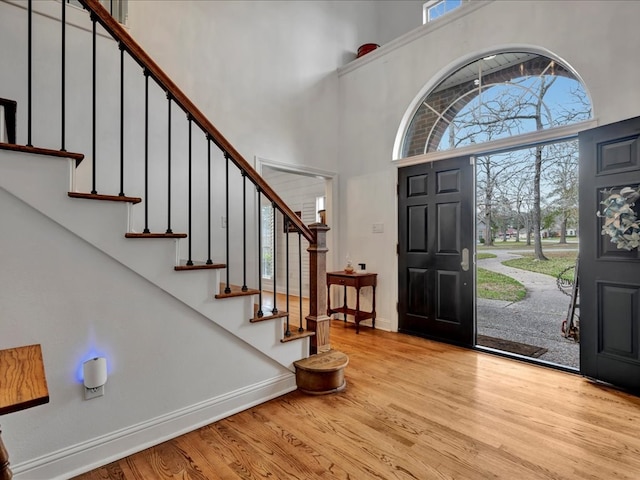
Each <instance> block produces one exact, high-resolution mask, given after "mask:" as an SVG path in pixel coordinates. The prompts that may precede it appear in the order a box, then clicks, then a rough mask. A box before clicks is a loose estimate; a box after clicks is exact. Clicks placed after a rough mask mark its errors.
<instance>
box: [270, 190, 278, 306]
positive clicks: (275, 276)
mask: <svg viewBox="0 0 640 480" xmlns="http://www.w3.org/2000/svg"><path fill="white" fill-rule="evenodd" d="M271 208H272V209H273V217H271V218H273V236H272V237H271V238H273V310H271V313H272V314H273V315H275V314H277V313H278V288H277V286H278V229H277V227H276V225H277V224H278V222H277V219H278V217H277V216H276V212H277V209H276V204H275V202H272V203H271Z"/></svg>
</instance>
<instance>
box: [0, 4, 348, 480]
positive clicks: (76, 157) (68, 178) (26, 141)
mask: <svg viewBox="0 0 640 480" xmlns="http://www.w3.org/2000/svg"><path fill="white" fill-rule="evenodd" d="M80 3H81V4H82V5H83V6H84V7H85V8H86V10H88V11H89V14H88V15H87V14H86V13H85V14H84V15H83V16H82V18H80V19H78V18H75V19H74V20H73V22H68V21H66V20H65V18H66V15H67V13H65V12H66V9H68V8H69V7H66V2H61V3H58V2H55V1H51V2H38V4H39V5H38V8H41V9H43V8H45V9H46V8H49V9H51V8H54V7H55V8H57V9H60V8H61V13H59V14H58V13H56V12H52V11H50V12H45V14H42V15H40V16H38V15H35V14H34V13H33V12H32V9H31V2H13V1H11V0H9V1H7V2H5V1H4V0H2V2H0V12H1V13H0V16H1V17H4V18H3V22H5V23H4V27H5V31H4V32H2V34H3V35H4V37H2V36H0V38H5V43H4V45H7V44H9V43H10V44H11V48H6V47H0V64H1V65H12V68H3V69H1V70H0V97H5V98H6V99H5V98H0V105H2V106H4V107H5V108H4V116H3V122H0V126H2V125H3V124H6V127H7V128H6V131H7V134H4V135H0V198H2V199H4V201H5V202H6V204H7V205H11V206H16V205H18V204H19V205H21V206H20V207H19V208H18V207H16V208H18V209H17V210H15V212H18V213H13V212H12V215H11V218H12V219H13V220H12V221H13V224H12V225H16V224H19V223H20V220H19V218H20V215H23V214H24V212H25V210H24V208H27V207H24V206H28V208H29V209H30V210H29V211H31V210H33V211H36V212H39V213H38V214H41V215H42V218H45V219H46V222H54V223H55V224H56V225H57V226H60V227H62V228H63V231H64V232H66V235H71V236H72V237H73V239H74V240H75V239H81V240H82V241H84V242H86V243H87V244H89V245H91V246H92V247H93V248H95V249H97V251H99V252H100V254H101V255H102V254H104V255H107V256H108V257H109V258H110V259H112V260H113V261H114V262H115V263H117V264H118V265H119V266H124V267H125V268H126V269H127V270H128V271H130V272H134V273H135V275H137V276H139V278H140V279H143V280H144V282H145V284H146V282H149V283H150V284H152V285H153V286H154V287H155V288H158V289H160V290H161V291H162V292H164V294H165V295H166V296H167V297H168V298H170V299H172V300H176V301H178V302H179V303H180V304H181V305H182V306H183V307H186V308H187V309H188V310H189V311H191V312H195V316H196V317H197V316H198V315H200V316H202V317H204V318H206V319H208V320H209V321H210V322H212V323H213V324H215V325H216V326H217V327H219V328H221V329H223V330H225V331H226V332H228V333H229V334H230V336H231V337H232V338H234V339H235V340H237V342H240V343H241V344H242V345H243V348H247V347H246V346H249V347H248V348H250V349H251V350H252V353H251V354H250V356H251V357H252V361H253V362H256V361H259V360H256V358H258V357H260V355H264V356H265V357H266V358H268V359H270V360H271V361H272V362H275V363H276V364H277V365H280V366H281V367H280V368H283V369H284V371H286V372H287V373H286V375H284V376H283V375H280V376H278V374H276V376H275V377H273V378H274V380H269V382H273V383H272V384H271V383H267V382H265V381H262V382H260V381H259V382H258V383H257V384H256V385H248V386H245V387H242V388H240V389H239V390H238V392H239V393H237V392H236V393H233V394H234V395H237V396H238V398H241V400H238V402H236V403H237V404H238V405H236V404H230V403H229V402H228V399H227V396H228V395H230V394H226V393H225V394H222V395H219V397H216V398H215V399H213V400H207V401H205V402H203V406H187V407H185V408H184V409H183V410H184V412H181V413H180V415H183V416H184V417H189V419H188V422H186V421H185V422H184V423H183V424H181V425H180V426H172V427H171V428H169V427H165V424H167V425H173V424H172V422H174V423H175V419H174V418H173V415H175V413H171V415H170V418H164V417H163V416H162V415H163V412H162V409H161V408H159V407H160V405H157V407H158V410H159V413H157V412H153V413H152V415H158V417H155V418H154V417H153V416H152V417H151V419H150V420H148V421H146V420H142V421H141V420H137V421H141V422H142V423H141V424H140V425H133V426H131V427H127V428H124V429H122V430H121V432H122V433H121V435H122V438H123V439H124V440H118V441H120V444H121V445H123V446H118V447H117V448H115V447H109V446H108V444H109V442H111V443H117V442H116V440H114V438H115V437H118V435H120V434H118V433H117V432H116V433H112V432H111V429H110V428H109V426H108V425H106V426H105V427H103V433H95V434H96V435H100V434H102V435H105V438H107V440H104V442H103V443H104V445H107V446H106V447H105V446H100V448H95V447H96V445H103V444H102V443H100V442H98V443H95V442H96V441H95V440H93V439H92V437H91V435H88V436H87V438H89V439H91V440H87V441H86V444H82V443H81V444H79V445H76V446H67V444H66V443H64V442H63V443H62V445H64V446H65V448H66V450H65V448H62V447H58V448H62V450H60V451H59V452H56V453H54V454H50V453H47V454H46V455H44V454H43V455H42V457H41V458H36V459H35V460H33V459H32V458H31V457H29V460H30V461H29V462H27V464H25V465H20V464H19V465H18V468H17V469H16V471H17V473H21V472H28V475H32V474H33V475H36V473H35V472H38V471H39V469H43V471H45V472H47V473H46V475H49V472H50V471H53V470H55V469H53V470H51V469H50V468H49V467H47V465H51V464H54V463H56V462H58V464H60V465H61V466H60V469H59V470H60V471H65V472H68V471H69V470H68V464H73V463H74V462H73V461H70V460H68V457H71V458H73V457H74V456H80V457H81V458H80V459H79V460H78V461H77V462H79V463H80V464H81V465H83V466H88V465H90V463H91V462H95V464H94V466H96V464H101V463H100V462H104V460H105V459H106V458H109V456H110V455H113V456H116V457H117V456H122V454H123V453H126V452H127V449H131V450H130V451H135V450H136V448H139V445H143V444H145V442H146V444H149V443H152V442H154V441H156V439H157V440H160V439H161V438H162V436H163V435H165V436H175V434H176V432H177V431H180V429H183V430H184V429H187V428H194V426H196V425H200V424H205V423H210V421H211V419H212V418H214V417H215V415H227V414H229V410H228V409H231V410H233V409H238V408H247V407H248V406H250V405H251V404H252V403H255V402H259V401H260V399H259V398H262V401H265V400H267V399H268V398H273V396H277V395H279V394H282V393H285V392H286V391H290V390H291V389H292V387H291V385H294V387H293V388H295V380H296V373H294V372H300V371H304V372H305V373H304V379H303V380H302V381H303V382H305V388H303V390H304V391H309V392H310V393H327V392H330V391H338V390H340V389H341V388H343V387H344V376H343V369H344V367H345V366H346V364H347V362H348V359H347V358H346V356H344V354H341V355H339V359H338V361H333V362H332V366H331V369H330V370H331V372H332V373H327V372H328V370H327V362H326V361H323V360H322V358H324V357H326V356H327V355H328V354H329V353H330V352H331V346H330V342H329V321H330V318H329V317H327V315H326V303H327V302H326V295H327V287H326V278H325V277H326V266H325V256H326V252H327V248H326V232H327V230H328V227H327V226H326V225H323V224H312V225H305V224H304V223H302V221H301V220H300V218H299V217H298V216H297V215H296V214H295V213H294V212H293V211H292V210H291V208H290V207H289V206H287V205H286V204H285V203H284V202H283V201H282V199H281V198H280V197H279V196H278V194H277V193H276V192H275V191H273V189H272V188H271V187H270V186H269V185H268V184H267V183H266V182H265V181H264V179H262V178H261V177H260V176H259V175H258V173H257V172H256V171H255V170H254V169H253V168H252V166H251V165H250V164H249V163H248V162H247V161H246V160H245V159H244V158H243V157H242V155H241V154H240V153H239V152H238V151H237V150H236V149H235V148H234V147H233V146H232V145H231V144H230V143H229V142H228V141H227V140H226V139H225V138H224V136H222V134H221V133H220V132H219V131H218V130H217V129H216V128H215V127H214V125H213V124H212V123H211V122H210V121H209V120H208V119H207V117H206V116H205V115H204V114H203V113H202V112H201V111H200V110H199V109H198V108H197V107H196V106H195V105H194V104H193V103H192V102H191V101H190V100H189V98H188V97H187V96H186V95H185V94H184V93H183V92H182V91H181V90H180V89H179V88H178V87H177V86H176V85H175V84H174V83H173V82H172V81H171V79H170V78H169V77H168V76H167V75H166V74H165V73H164V72H163V71H162V69H160V67H159V66H158V65H156V64H155V62H154V61H153V60H152V59H151V58H150V57H149V56H148V55H147V54H146V53H145V52H144V51H143V50H142V49H141V48H140V46H139V45H137V43H136V42H135V41H134V40H133V38H131V36H130V35H129V34H128V32H127V31H126V30H125V29H124V28H123V27H122V26H121V25H120V24H118V23H117V22H116V21H115V20H114V19H113V18H112V17H111V16H110V15H109V13H108V12H107V11H106V10H105V9H104V8H103V7H102V6H101V5H100V3H99V2H98V1H96V0H80ZM7 5H10V6H7ZM81 14H82V12H80V11H75V13H74V15H75V16H76V17H78V15H81ZM58 15H59V18H60V19H61V20H62V21H60V22H59V28H60V37H59V38H60V43H59V44H57V41H52V40H50V41H43V37H42V36H39V35H40V34H39V33H37V32H40V31H42V30H39V29H43V30H44V31H47V32H48V33H47V34H48V35H49V36H51V32H50V29H51V24H52V23H56V22H55V21H53V20H54V19H55V18H56V17H57V16H58ZM89 17H90V18H89ZM74 22H75V23H74ZM26 24H28V28H26V29H25V28H23V26H24V25H26ZM13 25H16V27H15V30H13V29H12V28H7V26H13ZM25 30H26V31H27V33H26V36H27V37H28V40H27V39H25V38H22V37H21V36H22V35H24V34H25ZM12 32H13V33H12ZM7 35H9V36H8V37H7ZM11 35H15V38H14V37H12V36H11ZM18 36H20V38H18ZM67 37H68V38H69V40H66V39H67ZM7 38H9V39H10V42H6V39H7ZM34 38H35V40H36V41H33V39H34ZM45 38H48V37H45ZM0 43H1V42H0ZM27 45H28V48H29V50H28V53H29V54H28V56H25V55H24V53H25V51H26V50H27ZM23 46H24V47H25V48H22V47H23ZM88 52H90V54H88ZM25 57H26V58H25ZM55 59H59V62H57V60H55ZM25 74H26V79H25V78H24V76H25ZM57 75H60V79H59V80H53V77H54V76H57ZM106 78H108V79H109V82H106V81H105V80H104V79H106ZM7 99H8V100H7ZM16 199H17V201H16ZM263 207H265V208H270V209H272V211H273V214H274V217H275V219H276V220H275V221H274V222H273V229H274V232H273V234H274V235H275V234H276V233H277V232H276V228H280V229H281V228H282V226H283V225H284V227H285V230H286V231H293V233H289V234H287V238H291V240H292V241H291V248H292V249H293V251H294V252H296V253H297V254H298V261H297V264H296V262H292V264H291V265H290V264H289V263H290V259H291V257H292V255H290V254H289V253H290V252H289V248H290V247H289V241H287V247H286V251H282V252H280V251H274V252H273V256H274V258H273V262H274V269H285V273H284V274H283V275H282V278H286V279H289V278H290V277H292V275H290V274H289V272H295V271H297V270H299V269H300V265H301V262H302V256H303V255H309V271H310V278H309V284H310V291H309V292H308V297H309V302H308V304H309V307H308V310H305V311H304V312H303V311H302V307H300V311H296V312H294V313H295V317H296V318H297V319H298V320H297V321H296V324H293V323H292V322H291V321H290V317H291V314H290V313H291V312H287V311H285V310H286V306H287V305H289V300H288V299H289V296H290V290H295V291H297V292H302V281H301V278H300V284H299V285H298V286H296V285H290V284H289V280H286V282H285V285H276V284H275V281H274V285H273V291H271V292H266V291H265V290H264V289H263V288H262V275H261V274H260V271H261V265H262V262H263V256H262V245H261V239H262V235H261V233H262V229H263V228H265V227H264V225H263V222H262V218H261V215H262V211H263ZM7 208H9V207H7ZM11 208H13V207H11ZM20 212H23V213H20ZM29 217H30V218H32V217H34V216H33V215H31V214H29ZM38 218H40V217H38ZM46 222H44V223H45V224H46ZM30 228H31V230H30V231H32V232H33V227H30ZM43 234H44V235H45V236H46V231H44V232H43ZM58 236H59V235H58ZM75 270H78V271H81V269H79V268H77V267H76V268H75V269H74V271H75ZM35 273H36V272H34V274H35ZM293 276H295V275H293ZM275 277H277V275H275ZM299 277H301V275H300V276H299ZM5 281H6V280H5ZM78 281H79V282H91V281H92V272H90V271H88V272H87V274H86V277H84V276H83V277H79V278H78ZM116 281H117V280H116ZM296 287H297V288H296ZM143 290H144V289H143ZM274 293H275V294H274ZM303 294H305V296H306V292H303ZM283 295H284V298H286V300H285V301H282V300H277V299H279V298H281V297H282V296H283ZM265 297H269V298H270V299H271V302H267V301H266V300H265ZM107 301H112V302H117V299H107ZM300 304H302V302H300ZM135 320H136V319H135V318H132V319H130V321H131V322H134V323H135ZM5 321H6V320H5ZM12 321H13V320H12ZM16 321H18V320H16ZM80 321H81V320H80ZM176 321H179V320H178V319H176ZM198 328H200V327H198ZM194 331H201V330H198V329H194ZM210 334H211V332H207V335H210ZM70 344H72V345H73V342H70ZM180 347H181V348H187V349H188V348H189V346H188V345H186V346H184V345H181V346H180ZM43 348H44V357H45V358H44V359H45V368H46V365H47V354H48V351H47V350H48V349H47V344H46V342H45V344H44V345H43ZM199 348H202V346H201V345H199ZM61 353H62V352H56V354H57V355H58V356H60V355H61ZM49 354H50V353H49ZM315 354H323V356H321V357H319V359H318V361H317V362H315V363H318V365H319V375H320V377H322V378H325V377H327V376H329V378H328V383H327V382H326V381H323V382H321V384H322V387H321V388H316V387H315V385H316V383H315V380H314V379H313V375H314V373H313V370H314V367H313V363H314V362H311V363H309V364H306V363H303V364H299V363H298V364H297V363H296V362H299V361H301V360H307V359H308V358H312V359H313V356H314V355H315ZM310 355H311V357H310ZM56 360H57V363H56V362H53V363H54V366H55V367H58V368H62V369H64V368H67V366H66V364H65V362H68V360H63V359H56ZM228 361H229V363H230V366H231V365H233V364H234V363H237V362H239V363H242V362H243V359H242V358H229V359H228ZM216 367H218V366H216ZM300 367H302V369H303V370H301V368H300ZM262 370H265V371H266V370H269V369H262ZM54 373H56V372H55V368H54ZM264 375H266V376H268V375H272V373H270V370H269V372H267V373H266V374H264ZM54 376H55V375H54ZM58 377H59V375H58ZM281 377H282V378H281ZM285 377H286V378H285ZM308 382H311V383H310V384H308ZM334 383H335V385H333V384H334ZM63 384H65V382H62V381H60V379H59V378H58V379H54V381H52V382H51V385H50V388H51V390H52V394H51V398H52V402H51V403H52V406H56V405H59V404H57V402H58V401H59V400H57V399H59V398H60V397H61V392H56V387H57V386H58V385H63ZM309 385H310V386H309ZM327 385H328V386H327ZM205 390H206V389H205ZM253 392H262V393H261V395H262V397H259V396H258V395H257V394H254V393H253ZM66 395H67V394H66V393H65V394H64V395H62V396H63V397H64V396H66ZM202 395H205V396H206V395H207V392H206V391H205V393H204V394H202ZM71 397H72V398H73V395H72V396H71ZM105 400H108V399H105ZM111 400H112V401H113V399H111ZM74 401H75V400H74ZM124 402H125V404H126V400H124ZM232 403H233V402H232ZM227 404H229V405H230V406H229V407H224V408H227V410H224V408H223V407H218V405H227ZM93 405H96V404H95V403H94V404H93ZM241 405H244V407H242V406H241ZM58 408H59V407H58ZM86 408H89V409H93V408H96V407H94V406H89V407H85V406H84V404H81V405H80V406H79V407H78V410H84V409H86ZM172 408H175V406H174V407H172ZM70 410H73V409H70ZM57 411H60V410H57ZM205 411H206V412H207V413H206V415H205V413H204V412H205ZM34 412H35V413H31V415H33V416H34V417H33V418H37V415H38V412H37V411H35V409H34ZM63 415H67V416H69V415H71V416H73V412H72V411H69V412H67V411H65V412H64V413H63ZM141 418H143V419H146V418H147V417H145V416H142V417H141ZM192 418H193V419H192ZM145 422H146V423H145ZM147 424H148V425H147ZM145 429H147V430H148V432H146V433H145ZM5 431H6V430H5ZM140 432H142V433H140ZM136 435H138V436H139V437H140V440H135V439H136V438H137V437H136ZM114 436H115V437H114ZM112 437H113V438H112ZM110 448H113V450H112V451H111V450H110ZM9 449H11V447H9ZM101 449H102V450H101ZM105 449H106V451H105ZM67 450H68V451H67ZM78 452H80V453H78ZM91 452H93V453H91ZM34 455H35V454H34ZM48 468H49V469H48ZM56 468H57V467H56ZM63 476H64V475H63ZM54 477H55V475H51V477H50V478H54ZM47 478H49V477H47Z"/></svg>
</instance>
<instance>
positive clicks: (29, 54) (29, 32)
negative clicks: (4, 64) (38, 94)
mask: <svg viewBox="0 0 640 480" xmlns="http://www.w3.org/2000/svg"><path fill="white" fill-rule="evenodd" d="M32 17H33V5H32V0H29V2H28V4H27V147H33V144H32V143H31V90H32V87H31V76H32V65H33V58H32V49H33V47H32V37H33V26H32Z"/></svg>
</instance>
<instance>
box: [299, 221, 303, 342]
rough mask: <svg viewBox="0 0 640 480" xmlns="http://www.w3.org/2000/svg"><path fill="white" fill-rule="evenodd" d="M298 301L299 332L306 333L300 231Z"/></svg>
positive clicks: (300, 238)
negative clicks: (303, 316) (303, 314)
mask: <svg viewBox="0 0 640 480" xmlns="http://www.w3.org/2000/svg"><path fill="white" fill-rule="evenodd" d="M298 300H299V302H298V303H299V305H298V308H299V316H298V318H299V319H300V325H299V326H298V332H300V333H302V332H304V328H302V233H300V232H299V231H298Z"/></svg>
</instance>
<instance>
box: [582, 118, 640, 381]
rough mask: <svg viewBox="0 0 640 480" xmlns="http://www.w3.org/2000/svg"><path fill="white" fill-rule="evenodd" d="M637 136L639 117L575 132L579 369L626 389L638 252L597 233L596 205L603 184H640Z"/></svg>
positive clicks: (639, 357) (636, 370) (636, 323)
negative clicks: (577, 144) (577, 146)
mask: <svg viewBox="0 0 640 480" xmlns="http://www.w3.org/2000/svg"><path fill="white" fill-rule="evenodd" d="M639 139H640V117H639V118H634V119H630V120H625V121H623V122H618V123H615V124H611V125H605V126H603V127H598V128H595V129H592V130H588V131H586V132H582V133H581V134H580V135H579V140H580V299H581V300H580V303H581V305H580V312H581V315H580V369H581V371H582V373H583V374H584V375H586V376H588V377H591V378H594V379H597V380H601V381H604V382H609V383H613V384H615V385H618V386H621V387H625V388H630V389H640V253H639V252H638V249H633V250H631V251H627V250H623V249H618V248H617V246H616V245H615V244H614V243H612V242H611V241H610V240H609V238H610V237H608V236H606V235H601V233H600V232H601V229H602V219H601V218H598V217H597V216H596V211H598V210H599V209H600V207H601V205H600V202H601V201H602V200H603V199H604V198H606V197H607V196H608V193H606V192H605V190H606V191H608V190H610V189H613V190H614V191H616V190H620V189H621V188H622V187H625V186H632V187H636V188H637V187H638V186H639V185H640V150H639V149H638V140H639ZM635 211H636V212H640V202H636V206H635Z"/></svg>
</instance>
